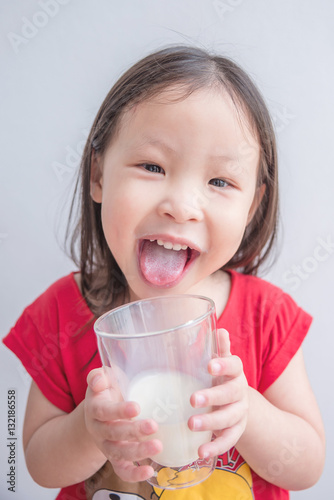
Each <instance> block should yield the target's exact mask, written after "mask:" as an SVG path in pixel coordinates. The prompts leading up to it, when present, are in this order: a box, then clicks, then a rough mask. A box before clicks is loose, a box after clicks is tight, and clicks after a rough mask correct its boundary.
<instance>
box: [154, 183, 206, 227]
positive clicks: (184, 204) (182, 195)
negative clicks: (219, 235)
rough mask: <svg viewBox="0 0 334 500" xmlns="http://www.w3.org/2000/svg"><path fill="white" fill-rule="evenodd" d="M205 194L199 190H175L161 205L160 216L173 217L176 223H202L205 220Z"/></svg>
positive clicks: (171, 189)
mask: <svg viewBox="0 0 334 500" xmlns="http://www.w3.org/2000/svg"><path fill="white" fill-rule="evenodd" d="M206 202H208V200H206V199H205V197H204V194H203V193H201V192H200V191H199V189H198V188H190V189H173V187H170V189H169V191H168V193H167V194H166V195H165V197H164V198H163V200H162V201H161V202H160V203H159V207H158V210H159V214H160V215H162V216H167V217H171V218H173V219H174V220H175V222H177V223H179V224H182V223H184V222H188V221H197V222H200V221H202V220H203V209H204V207H205V203H206Z"/></svg>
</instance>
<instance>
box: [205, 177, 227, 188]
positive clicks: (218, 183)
mask: <svg viewBox="0 0 334 500" xmlns="http://www.w3.org/2000/svg"><path fill="white" fill-rule="evenodd" d="M209 184H211V185H212V186H215V187H219V188H224V187H227V186H228V185H229V183H228V182H226V181H224V179H211V181H209Z"/></svg>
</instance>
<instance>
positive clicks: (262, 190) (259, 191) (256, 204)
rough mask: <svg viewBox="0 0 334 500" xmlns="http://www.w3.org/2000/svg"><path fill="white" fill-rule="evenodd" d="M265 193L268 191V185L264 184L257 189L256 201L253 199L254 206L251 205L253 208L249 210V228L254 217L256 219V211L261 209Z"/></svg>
mask: <svg viewBox="0 0 334 500" xmlns="http://www.w3.org/2000/svg"><path fill="white" fill-rule="evenodd" d="M265 191H266V185H265V184H262V185H261V186H259V187H258V188H256V191H255V195H254V199H253V203H252V205H251V207H250V209H249V212H248V218H247V226H248V224H249V223H250V222H251V220H252V219H253V217H254V215H255V213H256V210H257V209H258V208H259V206H260V203H261V201H262V198H263V195H264V193H265Z"/></svg>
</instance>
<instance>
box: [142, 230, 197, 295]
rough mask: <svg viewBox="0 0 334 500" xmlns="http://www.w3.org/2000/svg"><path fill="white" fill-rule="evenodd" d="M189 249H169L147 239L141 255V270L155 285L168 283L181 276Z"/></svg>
mask: <svg viewBox="0 0 334 500" xmlns="http://www.w3.org/2000/svg"><path fill="white" fill-rule="evenodd" d="M187 258H188V252H187V250H167V248H164V247H163V246H160V245H158V244H157V242H156V241H148V240H145V241H144V243H143V247H142V251H141V254H140V257H139V265H140V269H141V272H142V273H143V275H144V277H145V278H146V280H147V281H149V282H150V283H152V284H153V285H160V286H163V285H168V284H170V283H173V282H174V281H175V280H177V278H179V276H181V274H182V272H183V269H184V266H185V265H186V262H187Z"/></svg>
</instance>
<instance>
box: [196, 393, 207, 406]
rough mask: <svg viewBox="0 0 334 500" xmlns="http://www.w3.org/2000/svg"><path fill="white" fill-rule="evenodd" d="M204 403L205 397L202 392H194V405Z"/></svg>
mask: <svg viewBox="0 0 334 500" xmlns="http://www.w3.org/2000/svg"><path fill="white" fill-rule="evenodd" d="M204 403H205V397H204V396H203V394H196V396H195V404H196V406H202V405H204Z"/></svg>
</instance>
